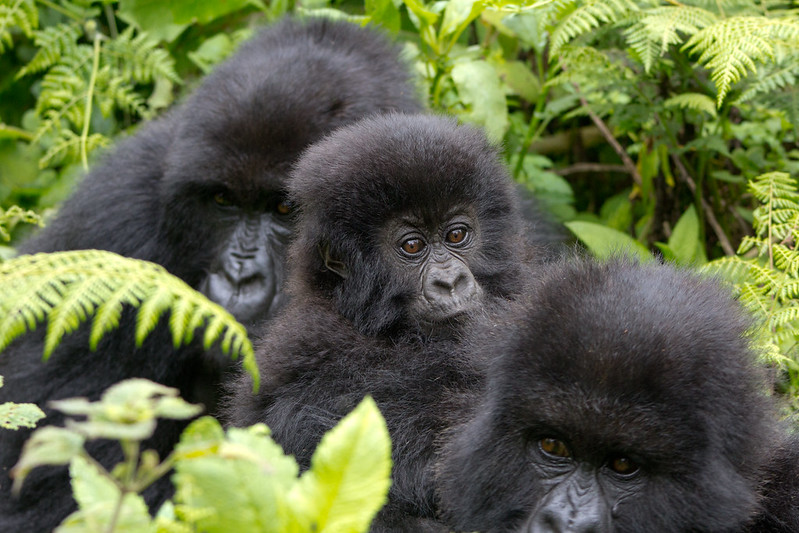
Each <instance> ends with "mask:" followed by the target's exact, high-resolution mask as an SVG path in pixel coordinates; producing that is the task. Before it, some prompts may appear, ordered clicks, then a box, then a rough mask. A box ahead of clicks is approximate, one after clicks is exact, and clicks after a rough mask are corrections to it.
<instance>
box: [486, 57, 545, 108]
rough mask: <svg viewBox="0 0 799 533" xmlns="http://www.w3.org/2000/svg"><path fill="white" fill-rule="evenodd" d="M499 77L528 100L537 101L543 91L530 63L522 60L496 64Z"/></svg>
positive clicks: (514, 91) (515, 92)
mask: <svg viewBox="0 0 799 533" xmlns="http://www.w3.org/2000/svg"><path fill="white" fill-rule="evenodd" d="M496 69H497V72H498V73H499V77H500V78H501V79H502V80H503V81H504V82H505V84H506V85H507V86H508V87H509V88H510V89H511V90H512V91H513V93H514V94H518V95H519V96H521V97H522V98H524V99H525V100H527V101H528V102H535V101H536V100H537V99H538V94H539V93H540V92H541V84H540V83H539V82H538V78H536V77H535V76H534V75H533V73H532V71H531V70H530V67H529V65H526V64H524V63H522V62H521V61H508V62H505V63H503V64H498V65H497V66H496Z"/></svg>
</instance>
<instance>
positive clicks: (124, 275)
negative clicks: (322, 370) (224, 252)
mask: <svg viewBox="0 0 799 533" xmlns="http://www.w3.org/2000/svg"><path fill="white" fill-rule="evenodd" d="M0 281H2V284H3V290H4V297H3V299H2V300H0V349H3V348H5V347H6V346H8V345H9V343H11V341H12V340H14V339H15V338H16V337H18V336H19V335H21V334H23V333H25V331H27V330H32V329H34V328H35V327H36V325H37V324H38V323H39V322H44V321H45V320H47V322H48V325H47V335H46V337H45V347H44V356H45V358H47V357H48V356H49V355H50V354H51V353H52V352H53V350H54V349H55V347H56V346H57V345H58V343H59V342H60V341H61V339H62V338H63V336H64V335H65V334H67V333H70V332H72V331H75V330H76V329H77V328H78V326H79V325H80V324H81V323H82V322H84V321H86V320H87V319H88V318H89V317H90V316H91V315H94V320H93V321H92V327H91V335H90V341H89V342H90V348H91V349H95V348H96V347H97V344H98V342H99V341H100V339H101V337H102V336H103V335H105V333H107V332H108V331H110V330H112V329H114V328H116V327H118V326H119V319H120V316H121V315H122V310H123V308H124V307H125V306H126V305H131V306H134V307H139V311H138V315H137V319H136V343H137V344H139V345H140V344H141V343H142V342H143V341H144V338H145V337H146V336H147V335H148V334H149V333H150V332H151V331H152V330H153V328H155V326H156V324H157V323H158V321H159V320H160V318H161V316H162V315H163V314H164V313H165V312H167V311H169V329H170V331H171V332H172V338H173V341H174V345H175V347H178V346H180V345H182V344H188V343H190V342H191V341H192V340H193V339H194V334H195V331H196V330H197V328H200V327H204V328H205V334H204V336H203V345H204V347H205V348H206V349H208V348H210V347H211V345H212V344H213V343H214V342H216V341H217V340H218V339H219V338H220V337H221V341H220V346H221V348H222V350H223V351H224V352H225V353H227V354H230V355H231V356H232V357H234V358H236V357H238V356H239V355H241V356H242V357H243V365H244V368H245V369H246V370H247V371H248V372H250V373H251V374H252V375H253V377H254V380H255V387H256V388H257V387H258V371H257V366H256V364H255V360H254V356H253V350H252V345H251V344H250V341H249V339H248V338H247V332H246V330H245V329H244V326H242V325H241V324H239V323H238V322H236V320H235V319H234V318H233V317H232V316H231V315H230V314H229V313H228V312H227V311H225V309H224V308H223V307H222V306H220V305H218V304H216V303H213V302H211V301H210V300H208V299H207V298H205V297H204V296H203V295H202V294H200V293H198V292H197V291H195V290H193V289H192V288H191V287H189V286H188V285H186V283H184V282H183V281H182V280H180V279H178V278H176V277H174V276H172V275H171V274H169V273H168V272H167V271H166V270H165V269H164V268H163V267H161V266H160V265H156V264H153V263H148V262H146V261H139V260H135V259H129V258H126V257H121V256H119V255H116V254H113V253H111V252H105V251H100V250H80V251H71V252H58V253H53V254H36V255H26V256H20V257H18V258H15V259H11V260H9V261H6V262H5V263H0Z"/></svg>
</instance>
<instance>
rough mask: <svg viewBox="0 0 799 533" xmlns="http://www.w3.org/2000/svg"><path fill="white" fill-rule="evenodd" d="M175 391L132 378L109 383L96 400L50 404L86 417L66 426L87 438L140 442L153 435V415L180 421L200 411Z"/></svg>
mask: <svg viewBox="0 0 799 533" xmlns="http://www.w3.org/2000/svg"><path fill="white" fill-rule="evenodd" d="M178 393H179V391H178V389H175V388H172V387H165V386H164V385H159V384H158V383H154V382H152V381H149V380H146V379H141V378H133V379H128V380H125V381H122V382H120V383H117V384H116V385H113V386H111V387H110V388H109V389H108V390H107V391H105V392H104V393H103V395H102V397H101V399H100V401H99V402H89V401H88V400H86V399H85V398H69V399H66V400H58V401H54V402H51V405H52V407H53V408H55V409H58V410H59V411H62V412H64V413H66V414H69V415H85V416H87V417H88V418H87V420H86V421H81V422H75V421H69V422H68V426H69V427H70V428H72V429H74V430H76V431H78V432H80V433H81V434H82V435H85V436H86V437H87V438H89V439H97V438H105V439H118V440H137V441H141V440H144V439H146V438H149V437H150V436H152V434H153V432H154V431H155V427H156V418H169V419H174V420H183V419H186V418H192V417H194V416H197V415H198V414H200V412H201V411H202V406H199V405H193V404H190V403H188V402H186V401H184V400H183V399H182V398H179V397H178Z"/></svg>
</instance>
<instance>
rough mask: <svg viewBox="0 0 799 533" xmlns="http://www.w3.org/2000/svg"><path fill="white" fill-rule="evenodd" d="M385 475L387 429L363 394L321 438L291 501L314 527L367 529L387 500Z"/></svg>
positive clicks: (388, 462)
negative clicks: (355, 404)
mask: <svg viewBox="0 0 799 533" xmlns="http://www.w3.org/2000/svg"><path fill="white" fill-rule="evenodd" d="M390 475H391V440H390V438H389V435H388V429H387V428H386V423H385V420H384V419H383V417H382V415H381V414H380V411H379V410H378V408H377V404H375V402H374V400H373V399H372V398H371V397H366V398H365V399H364V400H363V401H362V402H361V403H360V404H359V405H358V407H356V408H355V409H354V410H353V411H352V413H350V414H349V415H347V416H346V417H345V418H344V419H343V420H342V421H341V422H340V423H339V424H338V425H337V426H336V427H335V428H333V429H332V430H331V431H329V432H328V433H327V434H326V435H325V436H324V438H323V439H322V442H321V443H320V444H319V447H318V448H317V449H316V451H315V452H314V455H313V458H312V459H311V469H310V470H308V471H307V472H305V473H304V474H303V475H302V478H300V482H299V484H297V485H296V486H295V488H294V489H293V490H292V491H291V494H290V495H289V497H290V503H291V505H292V506H293V507H294V509H296V511H297V514H298V515H299V516H302V517H308V518H310V519H311V527H312V530H313V531H318V532H320V533H322V532H327V533H339V532H341V533H348V532H353V533H356V532H361V531H367V530H368V528H369V524H370V523H371V522H372V519H373V518H374V515H375V514H377V512H378V511H379V510H380V508H381V507H382V506H383V505H384V504H385V502H386V498H387V495H388V489H389V486H390V485H391V479H390Z"/></svg>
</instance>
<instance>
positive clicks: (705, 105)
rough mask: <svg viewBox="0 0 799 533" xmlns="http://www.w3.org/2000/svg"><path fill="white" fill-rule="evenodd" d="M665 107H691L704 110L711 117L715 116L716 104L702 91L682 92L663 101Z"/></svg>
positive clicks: (695, 109) (700, 110)
mask: <svg viewBox="0 0 799 533" xmlns="http://www.w3.org/2000/svg"><path fill="white" fill-rule="evenodd" d="M663 105H664V106H666V107H678V108H681V109H693V110H694V111H699V112H704V113H707V114H708V115H710V116H711V117H713V118H715V117H716V105H715V104H714V102H713V99H712V98H710V97H709V96H708V95H706V94H702V93H684V94H678V95H676V96H672V97H671V98H669V99H667V100H666V101H665V102H663Z"/></svg>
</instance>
